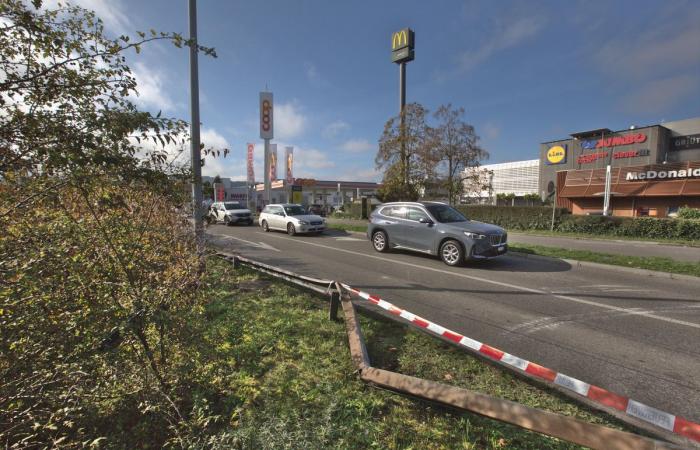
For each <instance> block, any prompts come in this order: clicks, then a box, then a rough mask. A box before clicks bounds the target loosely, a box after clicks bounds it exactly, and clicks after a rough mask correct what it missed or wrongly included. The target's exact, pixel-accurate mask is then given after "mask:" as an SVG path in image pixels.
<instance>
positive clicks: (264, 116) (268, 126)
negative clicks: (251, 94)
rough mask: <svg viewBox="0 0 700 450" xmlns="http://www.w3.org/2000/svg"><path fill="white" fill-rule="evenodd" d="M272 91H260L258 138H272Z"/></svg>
mask: <svg viewBox="0 0 700 450" xmlns="http://www.w3.org/2000/svg"><path fill="white" fill-rule="evenodd" d="M273 128H274V123H273V110H272V92H261V93H260V138H262V139H272V138H273V137H274V133H273Z"/></svg>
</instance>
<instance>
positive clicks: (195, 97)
mask: <svg viewBox="0 0 700 450" xmlns="http://www.w3.org/2000/svg"><path fill="white" fill-rule="evenodd" d="M189 18H190V41H191V43H190V157H191V160H192V215H193V218H194V233H195V236H196V237H197V240H198V241H199V240H200V238H201V237H202V234H203V231H204V225H203V221H202V219H203V217H202V162H201V161H202V154H201V150H200V147H199V145H200V143H199V69H198V64H197V51H198V48H197V0H189Z"/></svg>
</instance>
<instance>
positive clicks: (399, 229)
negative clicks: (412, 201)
mask: <svg viewBox="0 0 700 450" xmlns="http://www.w3.org/2000/svg"><path fill="white" fill-rule="evenodd" d="M380 214H381V215H382V216H383V218H382V219H381V220H380V221H379V222H378V223H379V224H381V225H382V228H384V230H386V233H387V235H388V237H389V242H390V244H391V245H404V246H405V245H406V241H405V238H404V233H405V227H406V224H405V221H406V220H405V217H406V207H405V206H403V205H394V206H387V207H385V208H383V209H382V210H381V212H380Z"/></svg>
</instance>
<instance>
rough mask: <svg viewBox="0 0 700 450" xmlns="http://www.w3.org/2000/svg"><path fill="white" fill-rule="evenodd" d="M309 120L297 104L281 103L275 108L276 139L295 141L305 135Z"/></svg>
mask: <svg viewBox="0 0 700 450" xmlns="http://www.w3.org/2000/svg"><path fill="white" fill-rule="evenodd" d="M307 122H308V119H307V117H306V116H305V115H304V114H303V113H302V112H301V111H300V108H299V107H298V106H297V105H296V104H295V103H281V104H279V105H277V106H276V107H275V112H274V127H275V137H276V138H279V139H293V138H295V137H298V136H300V135H302V134H303V133H304V130H305V129H306V125H307Z"/></svg>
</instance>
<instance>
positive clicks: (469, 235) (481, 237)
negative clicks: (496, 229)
mask: <svg viewBox="0 0 700 450" xmlns="http://www.w3.org/2000/svg"><path fill="white" fill-rule="evenodd" d="M464 235H465V236H466V237H468V238H469V239H484V238H486V236H484V235H483V234H477V233H470V232H469V231H465V232H464Z"/></svg>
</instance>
